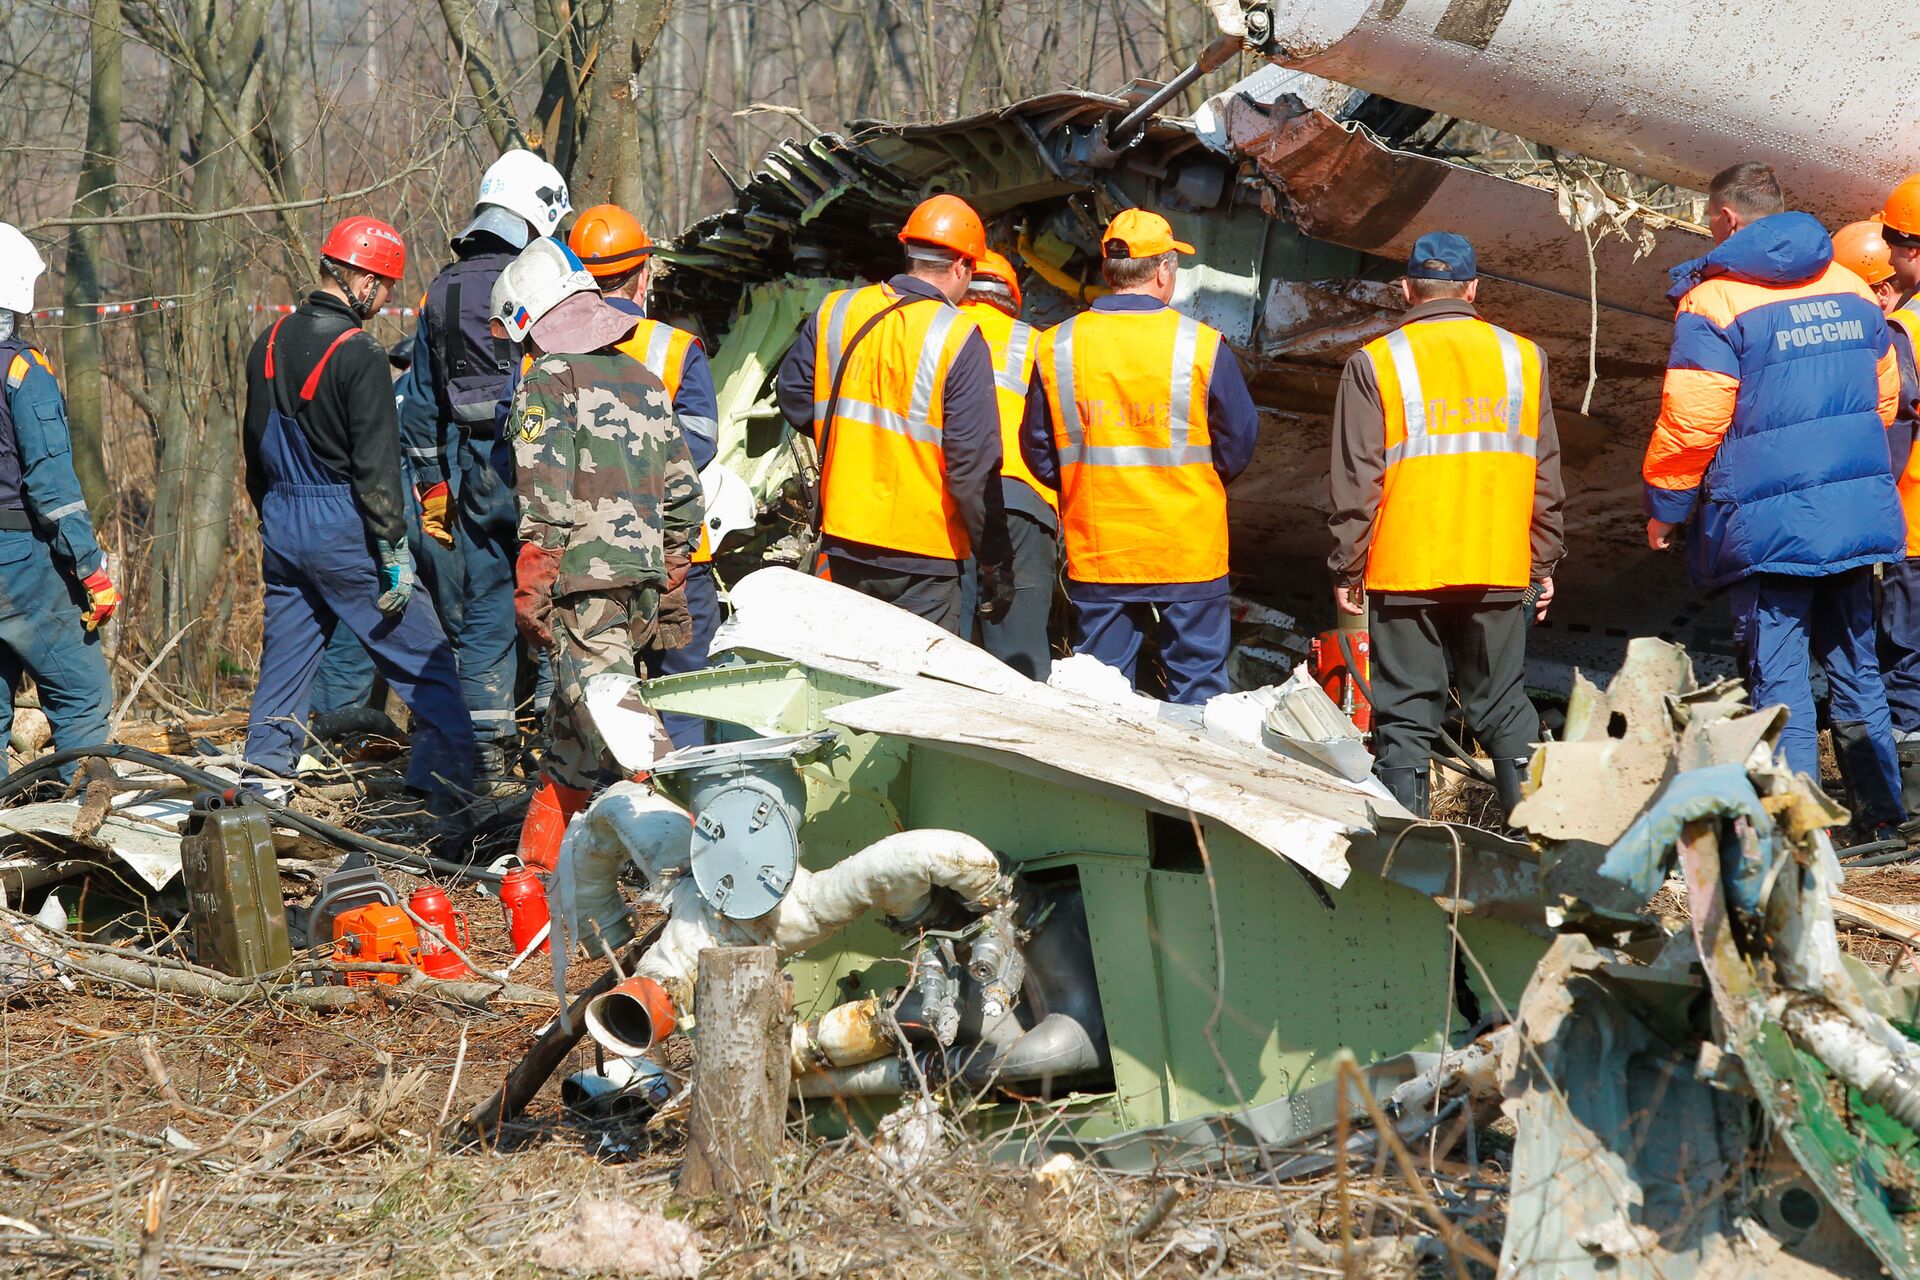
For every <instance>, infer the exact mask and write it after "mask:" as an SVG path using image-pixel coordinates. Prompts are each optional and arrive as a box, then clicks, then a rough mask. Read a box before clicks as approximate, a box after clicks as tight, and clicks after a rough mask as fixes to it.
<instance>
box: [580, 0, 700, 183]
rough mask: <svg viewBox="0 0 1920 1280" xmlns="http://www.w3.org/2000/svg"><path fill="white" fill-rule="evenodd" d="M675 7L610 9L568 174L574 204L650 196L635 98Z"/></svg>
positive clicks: (634, 3) (654, 1) (648, 3)
mask: <svg viewBox="0 0 1920 1280" xmlns="http://www.w3.org/2000/svg"><path fill="white" fill-rule="evenodd" d="M672 10H673V0H613V3H612V4H610V5H609V6H608V7H607V16H606V20H605V21H604V22H603V23H602V24H601V26H600V31H599V33H598V35H599V39H598V41H597V43H598V45H599V56H598V57H597V58H596V59H595V61H594V67H593V72H592V74H591V76H590V77H589V78H588V80H587V82H586V85H585V88H584V94H583V96H584V101H583V103H582V105H581V116H582V117H583V120H584V127H583V128H582V130H581V134H582V138H581V144H580V152H579V155H578V157H577V158H576V160H575V162H574V166H573V172H572V173H570V174H569V175H568V177H567V186H568V188H569V189H570V191H571V192H572V195H573V203H574V205H575V207H584V206H586V205H590V204H598V203H600V202H601V201H603V200H610V201H612V202H613V203H614V204H617V205H620V206H621V207H622V208H626V209H633V208H637V207H639V206H640V204H641V203H642V201H643V199H644V198H645V195H646V192H645V189H644V179H643V177H642V174H641V171H640V112H639V108H638V104H637V102H636V98H637V97H638V94H639V88H640V69H641V68H642V67H643V66H645V65H646V61H647V58H648V56H649V55H650V54H652V52H653V46H654V42H655V41H656V40H658V39H659V38H660V32H661V30H662V29H663V28H664V27H665V26H666V25H667V16H668V15H669V14H670V13H671V12H672ZM695 163H698V160H697V158H695Z"/></svg>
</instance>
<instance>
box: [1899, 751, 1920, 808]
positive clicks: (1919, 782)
mask: <svg viewBox="0 0 1920 1280" xmlns="http://www.w3.org/2000/svg"><path fill="white" fill-rule="evenodd" d="M1896 752H1897V755H1898V757H1899V760H1900V807H1901V808H1902V809H1905V810H1906V811H1907V826H1909V827H1913V826H1916V825H1920V742H1903V743H1901V744H1900V745H1899V747H1898V748H1896Z"/></svg>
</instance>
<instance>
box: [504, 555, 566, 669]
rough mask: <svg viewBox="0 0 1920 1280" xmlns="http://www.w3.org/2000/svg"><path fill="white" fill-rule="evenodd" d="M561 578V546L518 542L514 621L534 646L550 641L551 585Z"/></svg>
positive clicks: (540, 645) (547, 643)
mask: <svg viewBox="0 0 1920 1280" xmlns="http://www.w3.org/2000/svg"><path fill="white" fill-rule="evenodd" d="M559 578H560V548H558V547H554V548H553V549H551V550H549V549H547V548H545V547H542V546H538V545H536V544H534V543H531V542H523V543H521V544H520V557H519V559H518V560H516V561H514V565H513V622H514V625H515V626H516V627H518V628H519V629H520V637H521V639H523V640H525V641H526V642H527V643H528V644H529V645H532V646H533V647H534V648H536V649H546V648H549V647H551V646H552V644H553V584H554V583H555V582H557V581H558V580H559Z"/></svg>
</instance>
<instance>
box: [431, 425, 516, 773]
mask: <svg viewBox="0 0 1920 1280" xmlns="http://www.w3.org/2000/svg"><path fill="white" fill-rule="evenodd" d="M492 448H493V442H492V441H491V440H486V439H479V438H476V437H474V436H472V435H470V434H467V433H461V434H460V435H459V436H457V437H456V438H455V441H454V443H453V446H452V458H451V464H452V465H451V466H449V468H448V481H447V483H448V487H449V489H450V491H451V492H450V495H449V502H448V504H447V513H448V517H447V524H448V527H449V529H450V531H451V532H452V534H453V545H452V546H451V547H443V546H441V545H440V544H439V543H437V542H435V541H434V540H433V539H431V538H426V537H422V538H421V539H420V544H419V548H418V549H419V552H420V554H419V556H418V557H417V558H418V559H419V561H420V576H421V578H422V580H423V581H424V582H425V583H426V586H427V589H428V590H429V591H430V592H431V593H432V596H433V607H434V609H435V610H436V611H437V612H438V613H439V615H440V623H441V626H442V627H443V628H444V629H445V631H446V635H447V639H448V641H449V642H451V643H452V645H453V656H454V662H455V665H456V666H457V667H458V668H459V671H460V692H461V696H462V698H463V699H464V700H465V702H466V705H467V711H468V714H469V715H470V716H471V717H472V719H473V732H474V736H475V737H476V738H477V739H478V740H479V741H480V742H481V743H482V744H485V745H489V746H497V745H504V744H507V743H511V742H512V741H514V739H515V736H516V734H515V725H514V716H513V707H514V698H513V693H514V677H515V676H516V675H517V674H518V670H519V648H518V646H519V644H520V635H519V632H518V630H517V629H516V628H515V627H514V622H513V560H514V556H515V555H516V554H517V553H518V551H519V547H518V545H517V544H516V541H515V538H514V502H513V491H512V490H511V489H510V488H508V487H507V484H506V482H505V481H504V480H503V479H501V477H500V473H499V472H498V471H497V470H495V468H494V466H493V463H492V461H491V458H490V453H491V450H492Z"/></svg>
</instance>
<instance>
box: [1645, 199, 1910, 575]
mask: <svg viewBox="0 0 1920 1280" xmlns="http://www.w3.org/2000/svg"><path fill="white" fill-rule="evenodd" d="M1673 279H1674V285H1673V289H1672V291H1671V292H1670V294H1669V296H1670V297H1673V298H1676V299H1678V301H1679V313H1678V315H1677V316H1676V317H1675V319H1674V326H1673V350H1672V354H1671V356H1670V357H1669V358H1668V361H1667V377H1666V385H1665V388H1664V390H1663V392H1662V395H1661V402H1660V420H1659V422H1658V423H1657V424H1656V425H1655V427H1654V430H1653V439H1652V440H1651V441H1650V442H1649V443H1648V445H1647V455H1646V461H1645V463H1644V466H1643V468H1642V475H1643V478H1644V480H1645V482H1646V490H1645V492H1646V507H1647V513H1648V514H1649V515H1651V516H1653V517H1655V518H1656V519H1660V520H1665V521H1669V522H1671V523H1676V524H1677V523H1680V522H1682V521H1685V520H1687V519H1689V518H1692V519H1693V522H1694V527H1693V529H1692V531H1691V532H1690V534H1689V536H1688V545H1687V571H1688V573H1689V574H1690V575H1691V577H1692V578H1693V580H1694V582H1695V584H1696V585H1698V586H1702V587H1718V586H1723V585H1725V584H1726V583H1729V582H1732V581H1734V580H1736V579H1739V578H1744V577H1746V576H1747V575H1749V574H1754V573H1784V574H1791V575H1795V576H1798V577H1820V576H1824V575H1826V574H1833V573H1840V572H1842V571H1844V570H1846V569H1851V568H1854V567H1856V566H1858V565H1863V564H1872V563H1875V562H1876V561H1882V560H1897V559H1900V558H1902V557H1903V556H1904V555H1905V554H1906V526H1905V521H1904V518H1903V517H1902V515H1901V511H1900V499H1899V497H1898V495H1897V494H1896V492H1895V489H1894V479H1893V474H1892V472H1891V470H1890V468H1889V466H1888V458H1887V434H1886V428H1887V426H1888V425H1890V424H1891V423H1892V421H1893V418H1894V412H1895V409H1896V407H1897V403H1898V400H1899V391H1900V372H1899V367H1898V364H1897V363H1896V361H1895V359H1894V354H1893V346H1892V338H1891V335H1890V333H1889V331H1888V327H1887V323H1886V320H1885V318H1884V317H1883V316H1882V315H1881V312H1880V308H1879V306H1878V304H1876V303H1875V302H1874V300H1873V296H1872V295H1871V294H1870V293H1869V292H1868V290H1867V287H1866V285H1865V284H1863V283H1862V282H1861V280H1860V278H1859V277H1858V276H1856V275H1854V274H1853V272H1851V271H1849V270H1847V269H1846V268H1845V267H1842V266H1839V265H1838V264H1836V263H1835V262H1834V261H1833V247H1832V243H1831V241H1830V240H1829V239H1828V237H1827V232H1826V228H1824V227H1822V226H1821V225H1820V223H1819V222H1818V221H1816V220H1815V219H1814V218H1813V217H1812V216H1810V215H1808V214H1805V213H1780V214H1775V215H1773V216H1772V217H1768V218H1762V219H1760V220H1759V221H1758V222H1755V223H1752V224H1750V225H1749V226H1746V227H1743V228H1741V229H1740V230H1739V231H1737V232H1735V233H1734V234H1733V235H1732V236H1730V237H1729V238H1728V239H1727V240H1726V242H1725V243H1723V244H1721V245H1719V246H1717V247H1716V248H1714V250H1713V251H1712V252H1711V253H1708V254H1707V255H1706V256H1704V257H1701V258H1696V259H1694V260H1693V261H1691V262H1686V263H1682V264H1681V265H1680V266H1678V267H1675V268H1674V269H1673Z"/></svg>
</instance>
